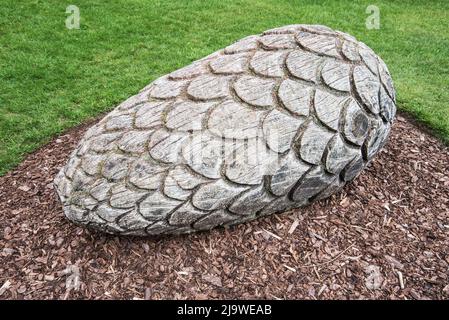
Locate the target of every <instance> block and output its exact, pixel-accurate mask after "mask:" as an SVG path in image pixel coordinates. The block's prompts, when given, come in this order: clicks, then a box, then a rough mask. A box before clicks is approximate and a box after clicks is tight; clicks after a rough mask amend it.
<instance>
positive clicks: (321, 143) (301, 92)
mask: <svg viewBox="0 0 449 320" xmlns="http://www.w3.org/2000/svg"><path fill="white" fill-rule="evenodd" d="M395 103H396V96H395V91H394V87H393V83H392V80H391V76H390V74H389V72H388V69H387V66H386V65H385V63H384V62H383V61H382V60H381V59H380V58H379V57H378V56H376V55H375V53H374V52H373V51H372V50H371V49H370V48H368V47H367V46H366V45H365V44H363V43H361V42H358V41H357V40H356V39H355V38H353V37H352V36H350V35H347V34H345V33H343V32H339V31H334V30H332V29H330V28H327V27H324V26H317V25H300V24H298V25H290V26H284V27H280V28H275V29H271V30H267V31H265V32H264V33H262V34H261V35H254V36H249V37H246V38H244V39H242V40H240V41H237V42H236V43H234V44H232V45H230V46H228V47H226V48H225V49H223V50H219V51H217V52H215V53H213V54H211V55H209V56H207V57H205V58H203V59H200V60H198V61H195V62H193V63H191V64H190V65H188V66H186V67H184V68H181V69H179V70H177V71H174V72H172V73H170V74H168V75H166V76H163V77H161V78H159V79H157V80H156V81H154V82H153V83H151V84H149V85H148V86H146V87H145V88H144V89H143V90H142V91H141V92H139V93H138V94H136V95H134V96H132V97H130V98H129V99H128V100H126V101H124V102H123V103H121V104H120V105H119V106H118V107H117V108H116V109H115V110H113V111H112V112H111V113H110V114H108V115H107V116H106V117H105V118H104V119H103V120H101V121H100V122H99V123H98V124H96V125H94V126H93V127H92V128H90V129H89V130H88V131H87V133H86V135H85V136H84V138H83V140H82V141H81V142H80V144H79V146H78V148H77V149H76V150H74V152H73V153H72V155H71V157H70V159H69V160H68V162H67V165H66V166H65V167H64V168H62V169H61V171H60V172H59V174H58V175H57V177H56V178H55V187H56V190H57V192H58V194H59V197H60V199H61V201H62V203H63V206H64V211H65V214H66V216H67V217H68V218H69V219H70V220H72V221H74V222H76V223H78V224H84V225H88V226H90V227H93V228H97V229H98V230H101V231H104V232H109V233H115V234H122V235H160V234H179V233H186V232H193V231H197V230H207V229H210V228H213V227H215V226H219V225H229V224H235V223H239V222H243V221H248V220H251V219H255V218H257V217H260V216H265V215H269V214H272V213H275V212H280V211H285V210H289V209H292V208H297V207H300V206H303V205H307V204H308V203H310V202H311V201H314V200H317V199H323V198H326V197H328V196H330V195H332V194H333V193H335V192H337V191H338V190H340V189H341V188H342V187H343V186H344V185H345V184H346V183H347V182H348V181H351V180H352V179H354V178H355V177H356V176H357V175H358V174H359V173H360V172H361V170H362V169H363V168H364V167H365V166H366V164H367V163H368V162H369V161H370V160H371V159H372V158H373V157H374V156H375V154H376V153H377V152H378V151H379V150H380V149H381V148H382V146H383V145H384V144H385V142H386V141H387V137H388V133H389V131H390V128H391V124H392V122H393V120H394V117H395V114H396V106H395Z"/></svg>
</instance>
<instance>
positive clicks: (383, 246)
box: [0, 116, 449, 299]
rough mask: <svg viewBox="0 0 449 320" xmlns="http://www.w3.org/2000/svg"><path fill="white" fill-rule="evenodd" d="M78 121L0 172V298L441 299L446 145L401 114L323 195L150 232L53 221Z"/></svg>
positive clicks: (446, 230) (447, 196)
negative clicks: (214, 223) (354, 173)
mask: <svg viewBox="0 0 449 320" xmlns="http://www.w3.org/2000/svg"><path fill="white" fill-rule="evenodd" d="M89 125H91V123H90V124H87V125H84V126H82V127H78V128H76V129H73V130H71V131H69V132H68V133H67V134H65V135H62V136H60V137H58V138H57V139H54V140H53V141H52V142H51V143H49V144H48V145H46V146H45V147H43V148H41V149H40V150H38V151H37V152H35V153H34V154H31V155H30V156H29V157H28V158H27V159H26V160H25V161H24V162H23V163H22V164H21V165H20V166H19V167H18V168H17V169H15V170H14V171H12V172H10V173H8V174H7V175H6V176H3V177H0V299H22V298H25V299H59V298H61V299H66V298H68V299H79V298H83V299H108V298H125V299H130V298H142V299H161V298H169V299H183V298H190V299H207V298H225V299H243V298H266V299H277V298H279V299H366V298H369V299H376V298H382V299H404V298H407V299H426V298H434V299H447V298H449V273H448V266H449V237H448V235H449V149H448V148H447V147H445V146H444V145H443V144H441V143H440V142H439V141H438V140H437V139H435V138H434V137H431V136H429V135H428V134H427V133H425V132H423V131H421V130H419V129H418V128H417V127H416V126H415V125H414V124H412V123H410V121H408V120H406V119H405V118H403V117H401V116H399V117H398V120H397V121H396V123H395V125H394V127H393V131H392V134H391V137H390V141H389V143H388V144H387V146H386V148H384V150H383V151H381V152H380V153H379V155H378V156H377V157H376V159H375V160H374V161H373V162H372V163H371V164H370V165H369V167H368V168H367V169H366V170H365V171H364V172H363V173H362V174H361V175H360V176H359V177H358V178H357V179H356V180H355V181H354V182H353V183H351V184H350V185H348V186H347V187H345V189H344V190H343V191H342V192H340V193H338V194H336V195H334V196H332V197H331V198H329V199H327V200H325V201H320V202H318V203H315V204H313V205H311V206H309V207H307V208H304V209H300V210H295V211H291V212H287V213H284V214H280V215H273V216H271V217H267V218H263V219H259V220H256V221H253V222H250V223H246V224H242V225H238V226H235V227H231V228H227V229H224V228H219V229H214V230H212V231H211V232H203V233H197V234H191V235H186V236H178V237H165V238H158V239H151V238H146V239H137V238H118V237H113V236H105V235H102V234H99V233H95V232H93V231H89V230H85V229H82V228H79V227H77V226H75V225H73V224H71V223H70V222H68V221H67V220H66V219H65V218H64V215H63V213H62V209H61V207H60V204H59V202H58V200H57V197H56V195H55V193H54V190H53V186H52V180H53V177H54V175H55V174H56V173H57V171H58V170H59V168H60V167H61V166H63V165H64V163H65V161H66V160H67V157H68V155H69V153H70V151H71V150H72V149H73V148H74V147H75V145H76V144H77V142H78V141H79V139H80V138H81V136H82V134H83V133H84V131H85V130H86V129H87V127H88V126H89Z"/></svg>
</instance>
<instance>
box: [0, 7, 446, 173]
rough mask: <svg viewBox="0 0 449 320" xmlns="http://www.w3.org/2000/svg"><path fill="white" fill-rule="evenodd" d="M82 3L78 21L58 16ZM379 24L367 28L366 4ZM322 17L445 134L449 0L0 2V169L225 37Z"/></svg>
mask: <svg viewBox="0 0 449 320" xmlns="http://www.w3.org/2000/svg"><path fill="white" fill-rule="evenodd" d="M70 4H75V5H77V6H78V7H79V8H80V13H81V28H80V29H79V30H69V29H67V28H66V26H65V19H66V17H67V14H66V13H65V11H66V7H67V6H68V5H70ZM370 4H374V5H376V6H378V7H379V8H380V29H379V30H368V29H366V27H365V20H366V18H367V17H368V14H367V13H366V12H365V11H366V8H367V6H368V5H370ZM293 23H309V24H324V25H328V26H330V27H332V28H335V29H338V30H341V31H345V32H348V33H350V34H352V35H354V36H356V37H357V38H358V39H359V40H361V41H363V42H365V43H366V44H367V45H369V46H370V47H371V48H373V49H374V50H375V51H376V52H377V53H378V54H379V55H380V56H381V57H382V58H383V59H384V60H385V61H386V63H387V65H388V66H389V68H390V71H391V73H392V75H393V79H394V82H395V86H396V89H397V95H398V105H399V108H400V109H401V110H404V111H407V112H409V113H411V114H412V115H414V116H415V117H416V118H417V119H419V120H420V121H422V122H424V123H426V124H427V125H428V126H430V127H432V128H433V129H434V132H435V133H436V134H437V135H439V136H440V137H441V138H442V139H443V140H445V141H446V142H449V1H447V0H442V1H429V0H427V1H374V0H369V1H353V0H348V1H321V2H320V1H281V0H271V1H265V0H264V1H262V0H241V1H228V0H217V1H215V0H208V1H205V0H202V1H200V0H198V1H196V0H195V1H194V0H188V1H187V0H178V1H174V0H164V1H162V0H161V1H155V0H154V1H149V0H122V1H118V0H109V1H97V0H70V1H67V2H66V1H56V0H47V1H38V0H23V1H19V0H2V1H1V4H0V175H1V174H4V173H5V172H6V171H7V170H9V169H11V168H12V167H14V166H15V165H17V164H18V163H19V162H20V161H21V160H22V159H23V157H24V156H25V155H26V154H27V153H29V152H31V151H33V150H35V149H36V148H37V147H39V146H41V145H42V144H44V143H45V142H47V141H49V139H51V138H52V137H54V136H55V135H57V134H59V133H61V132H63V131H64V130H66V129H67V128H69V127H72V126H75V125H77V124H80V123H82V122H83V121H86V120H87V119H89V118H92V117H95V116H96V115H98V114H101V113H103V112H105V111H108V110H111V109H113V108H114V106H115V105H117V104H118V103H119V102H121V101H122V100H124V99H126V98H127V97H129V96H131V95H133V94H135V93H136V92H137V91H138V90H139V89H141V88H142V87H144V86H145V85H146V84H148V83H149V82H150V81H152V80H154V79H155V78H157V77H158V76H161V75H163V74H165V73H168V72H170V71H173V70H175V69H177V68H180V67H182V66H184V65H187V64H188V63H189V62H191V61H193V60H196V59H198V58H201V57H203V56H205V55H207V54H209V53H211V52H214V51H215V50H217V49H220V48H222V47H224V46H226V45H228V44H230V43H232V42H233V41H235V40H238V39H240V38H242V37H244V36H247V35H250V34H256V33H260V32H262V31H264V30H266V29H270V28H274V27H277V26H282V25H286V24H293Z"/></svg>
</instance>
